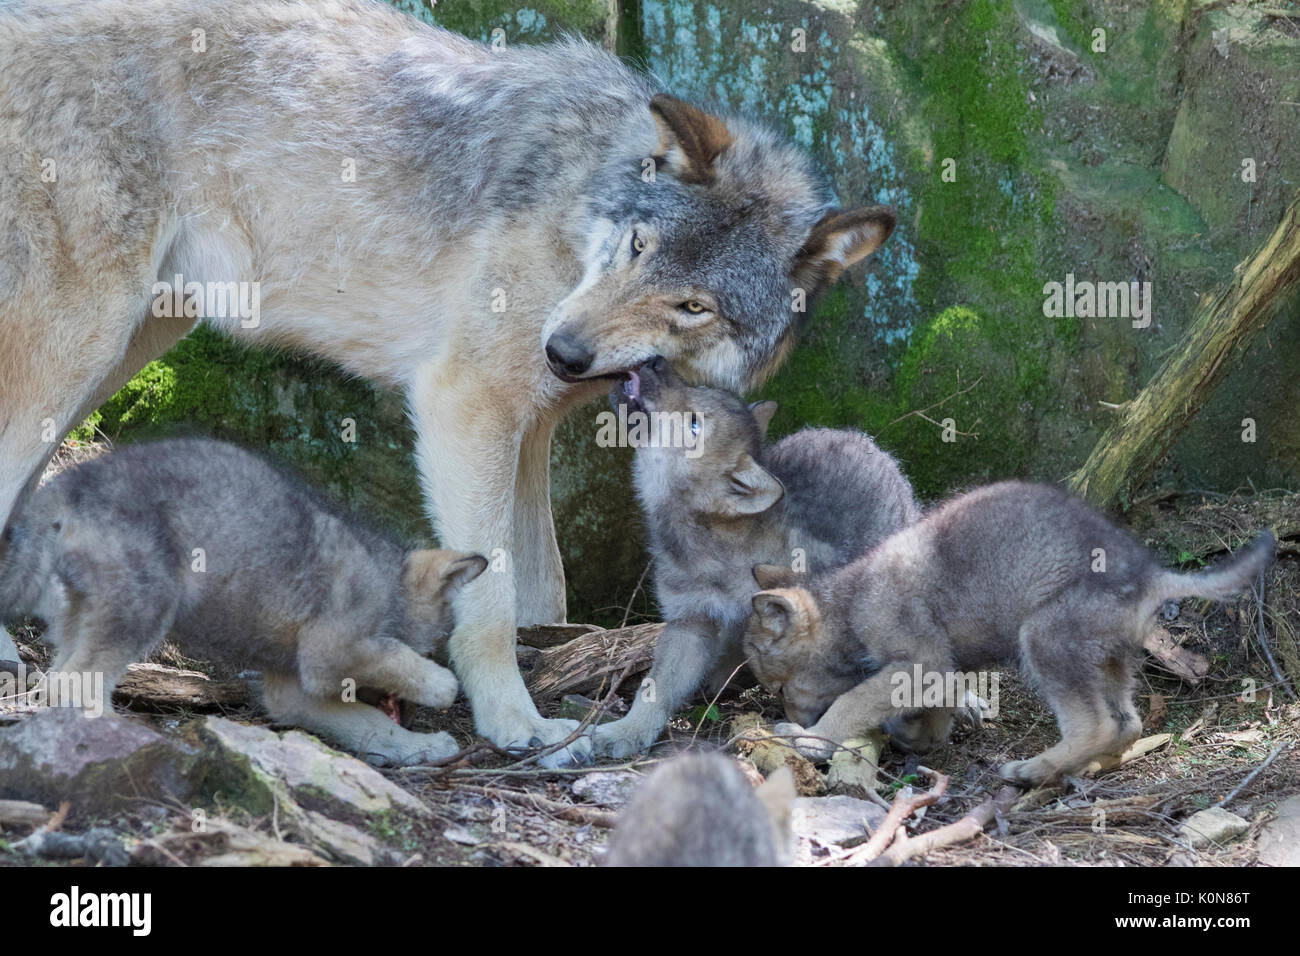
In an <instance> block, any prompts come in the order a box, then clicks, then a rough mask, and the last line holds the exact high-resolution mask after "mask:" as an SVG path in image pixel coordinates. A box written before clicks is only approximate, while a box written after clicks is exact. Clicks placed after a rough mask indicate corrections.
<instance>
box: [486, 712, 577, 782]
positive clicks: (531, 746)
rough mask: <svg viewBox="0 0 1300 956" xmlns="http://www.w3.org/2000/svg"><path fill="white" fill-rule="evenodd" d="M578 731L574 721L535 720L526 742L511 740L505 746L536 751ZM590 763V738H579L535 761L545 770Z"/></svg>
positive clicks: (511, 748) (512, 748) (508, 748)
mask: <svg viewBox="0 0 1300 956" xmlns="http://www.w3.org/2000/svg"><path fill="white" fill-rule="evenodd" d="M577 729H578V722H577V721H576V720H564V719H555V720H546V719H545V718H541V717H539V718H537V720H536V721H534V723H533V727H532V731H533V732H532V736H530V737H529V738H528V739H527V740H513V741H511V742H510V743H508V744H507V745H506V749H507V750H537V749H539V748H542V747H549V746H551V745H552V744H558V743H559V742H560V741H561V740H567V739H568V738H569V737H570V736H571V735H572V734H573V732H574V731H575V730H577ZM591 762H592V757H591V738H590V737H589V736H587V735H585V734H584V735H583V736H581V737H579V738H578V739H577V740H574V741H573V742H572V743H570V744H569V745H568V746H566V747H561V748H560V749H559V750H556V751H554V752H553V753H549V754H547V755H546V756H545V757H543V758H542V759H541V760H539V761H537V763H538V766H541V767H545V768H546V769H547V770H559V769H561V768H563V767H586V766H589V765H590V764H591Z"/></svg>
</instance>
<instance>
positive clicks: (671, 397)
mask: <svg viewBox="0 0 1300 956" xmlns="http://www.w3.org/2000/svg"><path fill="white" fill-rule="evenodd" d="M610 403H611V404H612V405H614V407H615V408H617V407H618V406H619V405H623V406H624V407H625V408H626V410H627V412H626V413H627V418H628V436H629V440H631V441H634V442H635V443H636V445H637V446H638V447H637V454H636V462H635V466H634V475H635V480H636V485H637V493H638V495H639V497H640V498H641V502H642V504H643V505H644V506H645V507H646V509H647V512H648V513H654V512H655V511H656V510H657V509H658V508H659V507H669V506H671V507H672V508H673V509H674V510H675V511H678V512H680V513H684V514H691V515H695V516H701V517H704V518H709V519H721V520H728V519H732V518H741V517H745V516H749V515H756V514H761V513H762V512H765V511H767V510H768V509H769V508H771V507H772V506H773V505H775V504H776V503H777V502H778V501H780V500H781V498H782V497H783V496H784V495H785V489H784V488H783V487H782V485H781V482H780V481H779V480H778V479H777V478H776V476H775V475H773V474H771V473H770V472H769V471H767V470H766V469H765V468H763V466H762V465H760V464H759V463H758V458H759V456H760V454H761V452H762V448H763V439H764V438H765V437H766V435H767V426H768V424H769V423H770V422H771V420H772V416H773V415H774V414H775V413H776V402H756V403H755V404H753V405H746V404H745V402H744V400H743V399H741V398H740V397H739V396H738V395H735V394H733V393H731V392H727V391H724V390H722V389H718V388H708V387H704V386H694V387H693V386H690V385H687V384H686V383H685V382H683V381H682V380H681V378H679V377H678V375H677V373H676V372H675V371H674V370H673V368H672V366H671V365H669V364H668V363H667V362H666V361H664V359H663V358H661V357H660V358H655V359H654V360H653V361H651V362H649V363H647V364H646V365H644V366H642V367H641V368H640V369H638V370H634V371H632V372H629V373H628V378H627V379H626V380H625V381H624V382H623V383H622V384H621V385H616V386H615V387H614V390H613V392H612V393H611V394H610ZM638 425H639V426H641V428H640V430H638V429H637V426H638Z"/></svg>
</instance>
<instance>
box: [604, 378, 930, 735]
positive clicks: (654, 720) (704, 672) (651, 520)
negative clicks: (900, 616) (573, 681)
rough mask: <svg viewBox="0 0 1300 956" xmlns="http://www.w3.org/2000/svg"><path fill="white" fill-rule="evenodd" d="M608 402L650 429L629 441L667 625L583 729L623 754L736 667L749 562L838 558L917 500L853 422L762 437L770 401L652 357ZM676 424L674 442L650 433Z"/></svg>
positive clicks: (912, 515) (911, 512)
mask: <svg viewBox="0 0 1300 956" xmlns="http://www.w3.org/2000/svg"><path fill="white" fill-rule="evenodd" d="M611 401H612V402H615V403H626V404H627V405H628V406H629V408H630V409H631V410H632V411H631V412H629V417H630V415H631V414H632V412H635V413H639V414H642V415H645V416H646V420H647V421H649V422H650V423H651V424H650V429H651V431H652V432H654V433H655V434H654V435H653V436H652V438H653V439H655V440H652V441H647V442H645V443H642V444H641V447H638V448H637V451H636V455H635V459H634V464H633V476H634V479H635V482H636V491H637V498H638V499H639V501H640V503H641V508H642V513H643V515H644V517H645V522H646V527H647V530H648V532H649V543H650V553H651V556H652V559H653V562H654V588H655V594H656V597H657V598H658V601H659V606H660V609H661V610H662V612H663V615H664V619H665V620H666V621H667V622H668V626H667V628H666V629H665V630H664V632H663V634H662V635H661V636H660V638H659V642H658V644H657V645H656V647H655V658H654V665H653V666H652V668H651V671H650V679H651V681H652V682H653V683H652V684H650V685H647V687H646V688H643V689H642V691H641V692H639V693H638V694H637V696H636V699H635V700H634V702H633V704H632V709H631V711H629V713H628V715H627V716H626V717H624V718H623V719H621V720H617V721H613V722H611V723H607V724H601V725H598V726H597V727H596V729H595V731H594V732H593V742H594V745H595V748H596V750H597V752H599V753H607V754H611V755H613V756H626V755H628V754H631V753H636V752H639V751H642V750H644V749H645V748H647V747H649V746H650V744H651V743H653V742H654V739H655V738H656V737H657V736H659V732H660V731H661V730H663V728H664V725H665V724H666V723H667V722H668V719H669V718H670V717H671V716H672V714H673V713H674V711H676V709H677V708H678V707H679V706H680V705H681V704H683V703H685V701H686V700H687V698H688V697H689V696H690V695H691V694H692V693H694V692H695V691H696V690H697V689H698V688H699V687H700V685H701V684H702V683H703V682H704V681H705V679H706V678H708V677H710V676H712V682H713V684H714V685H715V686H717V685H719V684H720V683H721V681H723V680H725V679H726V678H727V676H728V675H729V674H730V673H731V672H732V671H733V670H734V669H735V668H736V667H737V666H738V665H739V664H740V663H741V661H742V657H741V647H740V639H741V636H742V634H743V633H744V626H745V620H746V619H747V618H748V616H749V612H750V597H751V596H752V594H753V590H754V588H753V583H752V578H751V576H750V575H751V569H752V568H753V567H754V565H755V564H759V563H768V562H772V563H775V562H781V563H783V564H785V565H787V566H800V567H806V568H807V569H808V570H809V571H816V570H825V569H829V568H834V567H838V566H840V565H842V564H845V563H846V562H848V561H850V560H852V559H853V558H855V557H856V556H858V555H859V554H861V553H862V552H864V551H866V550H867V549H868V548H870V547H871V546H872V545H874V544H875V543H876V542H878V541H880V540H882V539H884V538H885V537H887V536H888V535H890V534H892V533H893V532H895V531H897V530H898V529H899V528H902V527H905V526H906V525H908V524H910V523H912V522H913V521H915V520H917V518H919V517H920V510H919V509H918V507H917V505H916V499H915V498H914V497H913V494H912V486H911V485H910V484H909V483H908V481H907V479H906V478H905V477H903V473H902V471H900V470H899V467H898V463H897V462H895V461H894V459H893V458H892V457H891V456H890V455H889V453H888V452H885V451H882V450H881V449H880V448H878V447H877V446H876V444H875V442H873V441H872V440H871V439H870V438H869V437H868V436H867V435H865V434H863V433H862V432H856V431H836V430H832V429H819V428H810V429H805V430H803V431H800V432H797V433H795V434H793V435H789V436H787V437H785V438H783V439H781V440H780V441H778V442H776V443H774V444H772V445H768V446H766V447H765V446H764V444H763V442H764V438H765V437H766V434H767V427H768V424H769V423H770V422H771V420H772V416H773V414H775V412H776V403H775V402H758V403H756V404H755V405H753V406H749V405H746V404H745V402H744V401H743V400H742V399H741V398H740V397H739V396H737V395H735V394H733V393H731V392H727V391H723V390H721V389H714V388H704V387H699V388H692V387H691V386H689V385H687V384H686V383H684V382H683V381H682V380H681V379H680V378H679V377H678V376H677V374H676V372H674V371H673V369H672V367H671V366H670V365H669V364H668V363H667V362H665V361H664V360H662V359H657V360H655V361H654V362H651V363H649V364H648V365H646V366H644V367H643V368H642V369H641V370H640V371H639V372H638V373H635V374H634V375H633V376H632V377H631V379H630V381H629V382H628V383H627V384H626V385H625V386H622V387H616V388H615V390H614V393H613V394H612V395H611ZM678 423H680V431H681V437H682V439H683V440H682V441H680V442H673V441H661V440H658V439H660V438H663V437H664V434H665V432H667V433H668V434H669V435H671V427H670V426H672V427H678ZM650 687H653V694H650V693H649V688H650Z"/></svg>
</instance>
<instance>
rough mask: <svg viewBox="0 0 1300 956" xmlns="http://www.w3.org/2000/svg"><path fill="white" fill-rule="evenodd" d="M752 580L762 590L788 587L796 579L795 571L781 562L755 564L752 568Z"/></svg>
mask: <svg viewBox="0 0 1300 956" xmlns="http://www.w3.org/2000/svg"><path fill="white" fill-rule="evenodd" d="M752 572H753V575H754V581H755V583H757V584H758V586H759V589H760V590H763V591H775V590H776V589H777V588H788V587H790V586H792V585H793V584H794V583H795V581H796V580H797V579H796V577H795V572H794V571H792V570H790V569H789V568H787V567H786V566H785V565H783V564H756V565H754V567H753V568H752Z"/></svg>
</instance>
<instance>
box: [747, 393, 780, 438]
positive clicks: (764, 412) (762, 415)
mask: <svg viewBox="0 0 1300 956" xmlns="http://www.w3.org/2000/svg"><path fill="white" fill-rule="evenodd" d="M777 407H778V406H777V404H776V402H755V403H754V404H752V405H750V406H749V410H750V411H751V412H753V414H754V421H756V422H758V431H759V434H760V435H762V436H763V437H764V438H766V437H767V426H768V425H771V424H772V416H774V415H775V414H776V410H777Z"/></svg>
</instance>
